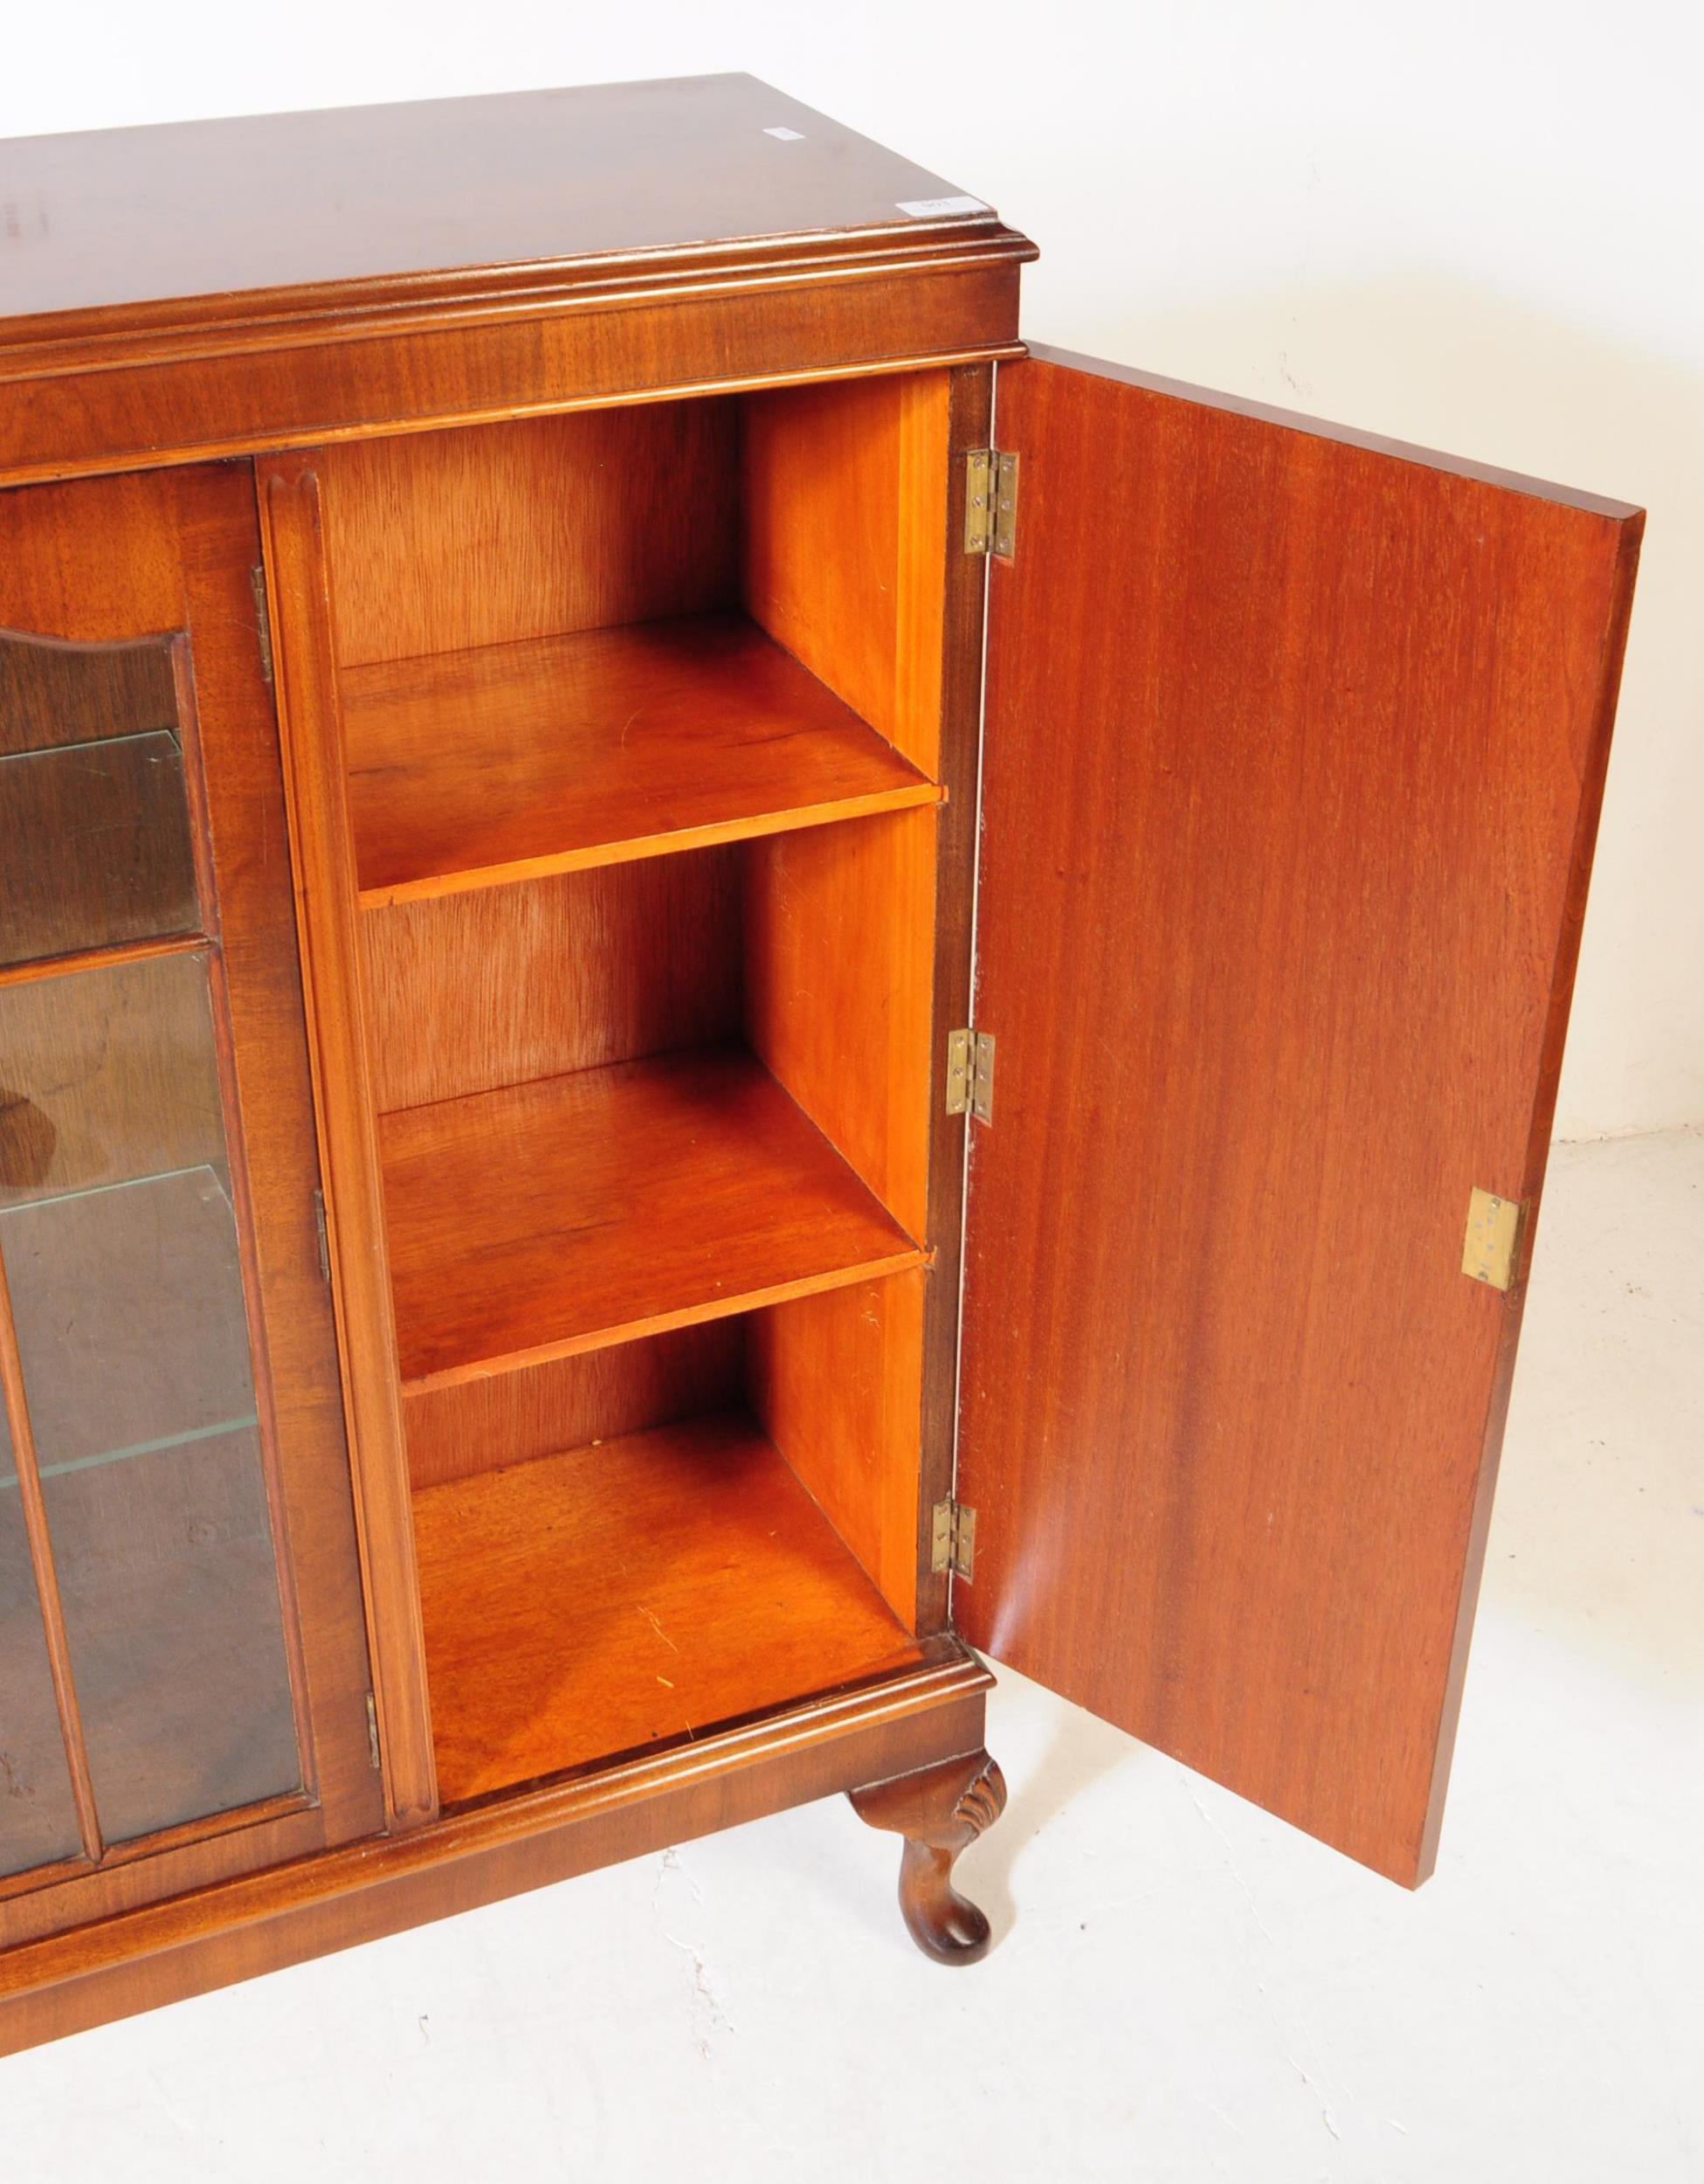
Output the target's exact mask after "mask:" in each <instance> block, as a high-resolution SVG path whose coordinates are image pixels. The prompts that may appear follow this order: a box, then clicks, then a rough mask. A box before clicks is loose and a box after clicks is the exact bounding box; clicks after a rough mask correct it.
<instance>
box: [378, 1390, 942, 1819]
mask: <svg viewBox="0 0 1704 2184" xmlns="http://www.w3.org/2000/svg"><path fill="white" fill-rule="evenodd" d="M414 1511H415V1538H416V1541H417V1549H418V1557H419V1571H420V1598H421V1607H422V1610H423V1613H424V1619H425V1631H426V1665H427V1676H428V1681H429V1685H430V1689H431V1713H432V1741H433V1744H434V1746H435V1748H436V1751H437V1756H438V1787H439V1791H440V1794H441V1795H442V1796H443V1798H444V1800H445V1802H446V1803H448V1804H457V1803H461V1802H464V1801H466V1800H468V1799H470V1798H476V1797H481V1796H485V1795H487V1794H490V1793H491V1792H493V1791H497V1790H502V1789H506V1788H508V1787H512V1786H514V1785H515V1784H517V1783H521V1782H529V1781H535V1780H538V1779H539V1778H541V1777H542V1776H545V1775H550V1774H556V1773H563V1772H565V1771H567V1770H569V1769H570V1768H573V1767H576V1766H584V1765H586V1764H587V1763H589V1762H590V1761H592V1760H596V1759H610V1758H613V1757H614V1756H615V1755H617V1753H620V1752H631V1751H633V1750H635V1749H637V1748H638V1747H639V1746H641V1745H651V1744H655V1743H659V1742H664V1741H667V1740H671V1739H678V1738H684V1737H690V1736H692V1735H693V1734H695V1733H698V1732H700V1731H704V1730H706V1729H708V1728H710V1727H712V1726H713V1725H714V1724H717V1723H720V1722H726V1721H729V1720H732V1719H735V1718H736V1717H739V1716H741V1715H742V1714H748V1713H750V1712H753V1711H755V1710H756V1709H758V1708H761V1707H767V1706H774V1705H779V1704H786V1703H787V1702H788V1701H790V1700H794V1699H801V1698H807V1697H811V1696H812V1695H813V1694H814V1693H816V1692H819V1691H824V1690H831V1689H833V1688H834V1687H835V1686H836V1685H838V1684H844V1683H851V1682H853V1681H855V1680H856V1679H857V1678H859V1676H864V1675H866V1674H869V1673H871V1672H872V1671H873V1670H876V1669H881V1668H886V1667H888V1666H890V1665H892V1664H893V1663H894V1662H896V1660H898V1659H900V1658H902V1657H903V1656H904V1655H907V1654H908V1653H909V1654H914V1653H915V1651H916V1648H915V1645H914V1641H912V1640H911V1638H910V1637H909V1636H908V1635H907V1632H906V1631H905V1629H904V1628H903V1627H902V1626H901V1625H900V1623H899V1622H898V1621H896V1619H895V1618H894V1616H893V1614H891V1613H890V1611H889V1610H888V1608H887V1607H886V1605H885V1604H884V1602H883V1600H882V1599H881V1596H880V1593H877V1591H876V1589H875V1587H874V1586H873V1585H872V1584H871V1582H870V1580H869V1579H868V1578H866V1576H865V1574H864V1572H863V1571H862V1570H861V1569H859V1565H858V1564H857V1562H856V1561H855V1560H854V1559H853V1558H852V1555H851V1554H850V1553H849V1552H847V1550H846V1548H845V1546H844V1545H842V1544H841V1542H840V1540H839V1538H838V1537H837V1535H836V1533H835V1532H834V1531H833V1528H832V1527H831V1525H830V1524H829V1522H828V1520H827V1518H826V1517H824V1515H823V1513H822V1511H821V1510H819V1509H818V1506H817V1504H816V1503H815V1502H814V1501H812V1499H811V1496H810V1495H809V1494H808V1493H806V1491H805V1489H804V1487H803V1486H801V1485H800V1483H799V1482H798V1481H797V1478H795V1477H794V1476H793V1474H792V1472H791V1471H790V1469H788V1467H787V1465H786V1464H785V1463H784V1462H783V1460H782V1458H781V1457H780V1456H779V1455H777V1454H776V1450H775V1449H774V1448H772V1447H771V1445H770V1444H769V1441H766V1440H765V1439H764V1437H763V1435H762V1433H761V1432H760V1431H759V1430H758V1428H757V1427H755V1426H754V1425H753V1424H752V1423H751V1422H750V1421H749V1420H747V1419H745V1418H743V1417H740V1416H737V1415H732V1416H725V1417H716V1418H708V1419H695V1420H690V1421H688V1422H687V1423H686V1424H684V1425H677V1426H667V1427H659V1428H656V1429H653V1430H652V1431H651V1432H649V1433H645V1434H631V1435H629V1436H627V1437H626V1438H624V1439H622V1440H618V1441H608V1442H605V1443H604V1444H603V1445H602V1446H601V1447H592V1448H581V1449H576V1450H575V1451H573V1452H572V1453H570V1454H569V1455H555V1456H545V1457H542V1458H540V1459H539V1460H537V1461H536V1462H531V1463H522V1464H515V1465H513V1466H511V1467H510V1468H509V1469H507V1470H503V1471H494V1472H493V1471H487V1472H482V1473H480V1474H479V1476H476V1477H473V1478H469V1479H459V1480H457V1481H455V1482H452V1483H451V1484H449V1485H446V1486H436V1487H431V1488H428V1489H426V1490H425V1491H424V1492H423V1493H420V1494H417V1496H415V1502H414Z"/></svg>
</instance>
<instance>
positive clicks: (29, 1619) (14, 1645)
mask: <svg viewBox="0 0 1704 2184" xmlns="http://www.w3.org/2000/svg"><path fill="white" fill-rule="evenodd" d="M81 1847H82V1846H81V1842H80V1840H79V1836H78V1833H77V1809H76V1807H75V1806H74V1805H73V1804H72V1797H71V1773H70V1770H69V1768H68V1767H67V1766H66V1756H65V1746H64V1745H63V1744H61V1742H60V1741H59V1712H58V1710H57V1709H56V1707H55V1705H54V1703H53V1682H52V1676H50V1674H49V1672H48V1667H47V1641H46V1640H45V1637H44V1636H43V1635H42V1627H41V1614H40V1611H39V1609H38V1605H37V1600H36V1578H35V1572H34V1571H33V1570H32V1569H31V1566H30V1545H29V1541H28V1539H27V1538H26V1537H25V1534H24V1506H23V1503H22V1502H21V1501H20V1499H19V1497H18V1491H17V1473H16V1471H15V1470H14V1469H13V1467H12V1444H11V1435H10V1432H9V1431H8V1430H7V1426H6V1415H5V1410H4V1407H3V1406H0V1875H3V1874H8V1873H24V1872H27V1871H28V1870H29V1869H30V1868H31V1866H36V1865H51V1864H52V1863H53V1862H54V1861H55V1860H56V1859H58V1858H69V1857H73V1856H76V1854H77V1852H78V1851H79V1849H81Z"/></svg>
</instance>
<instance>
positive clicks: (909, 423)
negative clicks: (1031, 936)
mask: <svg viewBox="0 0 1704 2184" xmlns="http://www.w3.org/2000/svg"><path fill="white" fill-rule="evenodd" d="M951 386H952V380H951V375H950V373H948V372H945V371H930V372H910V373H903V374H899V375H895V376H893V377H884V378H875V379H862V380H858V379H854V380H842V381H836V382H833V383H831V384H826V385H819V386H806V387H794V388H789V389H786V390H783V391H780V392H776V393H769V394H761V395H749V396H747V397H744V398H743V400H742V404H741V432H740V472H739V489H740V508H741V520H742V529H741V542H740V585H741V589H742V594H743V597H744V600H745V605H746V610H747V612H749V614H750V615H751V616H752V618H753V619H754V620H755V621H757V622H759V623H761V624H762V626H763V628H764V629H766V630H767V631H768V632H769V635H770V636H771V637H773V638H774V639H776V642H777V643H778V644H781V645H784V646H786V648H787V650H788V651H789V652H790V653H793V654H794V656H795V657H796V658H797V659H798V660H802V661H803V662H804V665H805V666H806V667H808V668H810V670H811V673H812V674H814V675H816V676H818V678H819V679H820V680H821V681H824V682H825V683H826V684H827V685H828V687H829V688H830V689H831V690H833V691H834V692H835V693H836V694H837V695H838V696H840V697H841V698H843V699H844V700H845V702H846V703H847V704H848V705H850V706H851V707H852V709H853V711H854V712H856V713H859V714H860V715H862V716H863V718H864V719H865V720H866V721H867V722H869V723H870V725H871V726H872V727H873V728H874V729H877V730H878V731H879V732H880V734H881V735H883V736H886V738H887V740H888V741H889V742H890V743H893V745H894V746H895V747H896V748H897V749H898V750H900V751H902V752H903V753H904V755H905V756H906V757H907V758H909V759H910V760H911V762H912V763H913V764H914V765H916V766H918V767H921V770H922V771H924V772H925V773H927V774H928V775H930V776H931V777H932V778H933V777H934V776H935V774H936V773H937V771H938V768H939V762H940V754H941V690H942V615H943V612H944V604H945V587H944V567H943V557H944V552H945V547H946V532H947V526H946V509H947V501H948V494H947V460H948V443H949V403H950V396H951Z"/></svg>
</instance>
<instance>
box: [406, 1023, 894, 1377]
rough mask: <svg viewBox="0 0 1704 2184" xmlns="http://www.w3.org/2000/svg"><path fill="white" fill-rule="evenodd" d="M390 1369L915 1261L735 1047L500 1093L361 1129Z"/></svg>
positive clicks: (607, 1332) (571, 1343) (525, 1352)
mask: <svg viewBox="0 0 1704 2184" xmlns="http://www.w3.org/2000/svg"><path fill="white" fill-rule="evenodd" d="M380 1137H381V1148H382V1152H383V1167H384V1188H385V1204H386V1213H387V1220H388V1227H389V1232H390V1272H391V1281H392V1284H393V1288H394V1291H395V1296H396V1311H397V1344H398V1351H399V1354H400V1360H401V1366H402V1374H403V1379H404V1384H405V1385H407V1386H410V1388H419V1387H432V1386H449V1385H452V1384H454V1383H455V1382H458V1381H464V1380H471V1379H480V1378H482V1377H484V1376H485V1375H486V1374H489V1373H492V1372H500V1371H503V1370H505V1369H507V1368H508V1367H511V1366H514V1365H521V1364H530V1363H535V1362H537V1361H540V1360H542V1359H544V1358H563V1357H569V1356H571V1355H572V1354H573V1353H574V1352H576V1351H583V1350H595V1349H597V1348H599V1347H601V1346H602V1345H603V1344H606V1343H612V1342H621V1341H625V1340H628V1339H630V1338H631V1337H635V1336H638V1335H648V1334H655V1333H658V1332H659V1331H660V1330H663V1329H665V1328H669V1327H681V1326H685V1325H686V1324H689V1323H690V1322H692V1321H694V1320H705V1319H715V1318H719V1317H723V1316H725V1315H726V1314H728V1313H730V1312H740V1311H746V1310H751V1309H753V1308H754V1307H755V1306H758V1305H762V1304H778V1303H783V1301H784V1300H786V1299H787V1298H789V1297H795V1296H806V1295H808V1294H809V1293H811V1291H813V1290H818V1289H835V1288H838V1287H839V1286H841V1285H842V1284H844V1283H846V1282H857V1281H862V1280H865V1279H867V1278H868V1277H870V1276H872V1275H881V1274H892V1273H897V1272H899V1271H900V1269H901V1268H906V1267H914V1266H918V1265H920V1264H921V1262H922V1258H923V1254H922V1253H921V1250H920V1249H919V1248H918V1247H917V1246H916V1245H915V1244H914V1242H913V1241H912V1240H911V1239H910V1238H909V1237H908V1236H907V1234H906V1233H905V1231H904V1230H903V1229H902V1228H900V1226H899V1224H898V1223H897V1222H896V1221H895V1220H893V1218H892V1216H891V1215H890V1214H889V1213H886V1211H885V1210H884V1208H883V1207H882V1206H881V1205H880V1202H879V1201H878V1200H877V1199H876V1198H875V1197H874V1196H873V1194H872V1193H871V1192H869V1191H868V1190H867V1189H866V1187H865V1185H863V1184H862V1183H861V1182H860V1181H859V1178H858V1177H857V1176H856V1175H854V1174H853V1172H852V1170H851V1168H849V1167H848V1166H847V1165H846V1163H845V1161H844V1160H843V1159H842V1158H840V1156H839V1154H838V1153H837V1152H836V1151H835V1150H834V1148H833V1147H832V1146H831V1144H829V1142H828V1140H827V1139H826V1138H825V1137H824V1136H823V1135H822V1133H821V1131H820V1130H818V1129H817V1128H816V1126H815V1124H814V1123H811V1121H810V1119H809V1118H808V1117H807V1116H805V1115H804V1114H803V1113H802V1112H801V1110H800V1109H798V1108H797V1106H796V1105H795V1104H794V1102H792V1101H791V1100H790V1099H789V1097H788V1096H787V1095H786V1093H785V1092H783V1090H782V1089H781V1088H780V1086H779V1085H778V1084H776V1082H775V1080H774V1079H773V1078H772V1077H771V1076H770V1075H769V1074H768V1072H767V1071H766V1070H765V1069H763V1068H762V1066H761V1065H760V1064H759V1063H757V1062H756V1061H754V1060H753V1059H752V1058H751V1056H750V1055H749V1054H745V1053H743V1052H740V1051H737V1050H734V1049H728V1048H721V1047H717V1048H712V1049H709V1050H707V1051H696V1052H693V1053H690V1054H668V1055H665V1056H663V1057H661V1058H660V1059H657V1060H652V1061H635V1062H622V1063H619V1064H617V1066H616V1067H614V1068H605V1069H587V1070H583V1071H581V1072H579V1073H578V1074H576V1075H572V1076H562V1077H547V1078H544V1079H543V1080H542V1081H540V1082H535V1083H532V1084H522V1085H514V1086H506V1087H504V1088H503V1089H501V1090H499V1091H495V1092H482V1093H479V1094H477V1095H474V1096H473V1097H472V1098H468V1099H462V1100H443V1101H439V1102H437V1103H436V1104H435V1105H433V1106H431V1107H417V1108H410V1109H404V1111H402V1112H401V1113H399V1114H395V1115H388V1116H384V1117H383V1121H382V1123H381V1125H380Z"/></svg>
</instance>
